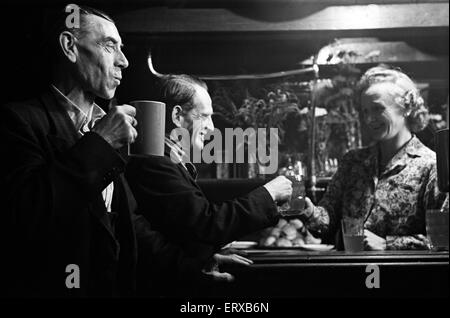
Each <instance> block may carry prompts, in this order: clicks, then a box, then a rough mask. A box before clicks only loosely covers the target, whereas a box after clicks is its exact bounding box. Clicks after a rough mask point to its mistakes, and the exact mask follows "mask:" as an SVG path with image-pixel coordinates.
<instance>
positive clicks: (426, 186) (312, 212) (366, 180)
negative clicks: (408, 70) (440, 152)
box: [305, 66, 445, 250]
mask: <svg viewBox="0 0 450 318" xmlns="http://www.w3.org/2000/svg"><path fill="white" fill-rule="evenodd" d="M359 86H360V91H359V92H360V94H361V95H360V96H361V111H362V116H363V119H364V123H365V124H366V126H367V129H368V131H369V133H370V135H371V137H372V139H373V140H374V142H375V143H374V145H373V146H371V147H367V148H363V149H358V150H352V151H349V152H348V153H347V154H346V155H345V156H344V158H343V159H342V160H341V162H340V164H339V168H338V171H337V172H336V174H335V175H334V176H333V179H332V181H331V183H330V184H329V187H328V189H327V192H326V193H325V195H324V197H323V199H322V200H321V201H320V202H319V204H318V205H317V206H314V205H313V204H312V203H311V201H310V200H309V199H308V198H306V202H307V209H306V210H305V216H306V219H307V220H306V224H307V227H308V228H309V229H310V230H313V231H317V232H321V233H322V234H325V233H326V232H330V231H332V233H335V232H336V231H337V230H338V229H339V224H340V220H341V219H342V217H344V216H345V217H353V218H363V219H364V228H365V233H364V234H365V239H364V243H365V249H366V250H385V249H426V248H427V247H428V244H427V243H428V242H427V240H426V237H425V211H426V209H427V208H435V207H438V206H439V205H440V204H441V203H442V202H443V200H444V198H445V197H444V195H443V194H441V193H439V191H438V189H437V184H436V155H435V153H434V152H433V151H432V150H430V149H429V148H427V147H426V146H425V145H423V144H422V143H421V142H420V141H419V139H418V138H417V137H416V136H415V135H414V133H416V132H418V131H420V130H422V129H423V128H425V127H426V125H427V123H428V110H427V108H426V106H425V105H424V100H423V99H422V97H421V96H420V93H419V91H418V89H417V87H416V85H415V84H414V82H413V81H412V80H411V79H410V78H409V77H408V76H407V75H406V74H404V73H402V72H401V71H399V70H395V69H390V68H388V67H386V66H378V67H374V68H371V69H369V70H368V71H367V72H366V73H365V74H364V75H363V76H362V78H361V80H360V85H359Z"/></svg>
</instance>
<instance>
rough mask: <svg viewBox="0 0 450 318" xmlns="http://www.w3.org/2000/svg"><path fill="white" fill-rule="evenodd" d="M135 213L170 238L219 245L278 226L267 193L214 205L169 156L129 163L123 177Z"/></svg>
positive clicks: (256, 193) (263, 189)
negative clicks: (133, 202)
mask: <svg viewBox="0 0 450 318" xmlns="http://www.w3.org/2000/svg"><path fill="white" fill-rule="evenodd" d="M125 175H126V178H127V180H128V182H129V184H130V187H131V189H132V190H133V193H134V195H135V197H136V200H137V202H138V206H139V211H140V213H142V214H143V215H144V216H146V217H147V218H148V219H149V220H151V222H152V224H155V226H156V227H157V228H158V230H161V231H163V232H165V233H167V234H168V235H169V236H176V237H179V238H180V239H181V240H183V239H185V238H187V239H194V240H196V241H199V242H204V243H206V244H213V245H215V246H220V245H223V244H226V243H228V242H231V241H233V240H235V239H238V238H240V237H242V236H243V235H246V234H250V233H252V232H255V231H258V230H261V229H263V228H265V227H268V226H271V225H273V224H275V223H276V221H277V219H278V212H277V208H276V205H275V203H274V201H273V199H272V197H271V196H270V194H269V192H268V191H267V190H266V189H265V188H264V187H259V188H257V189H256V190H254V191H252V192H251V193H249V194H248V195H246V196H242V197H239V198H236V199H234V200H229V201H225V202H223V203H220V204H213V203H211V202H209V201H208V199H207V198H206V197H205V195H204V194H203V192H202V191H201V190H200V188H199V187H198V186H197V185H196V184H195V183H194V182H193V181H191V180H189V179H188V178H186V177H185V176H183V174H182V173H181V172H180V167H179V166H177V165H176V164H174V163H172V162H171V161H170V159H169V158H167V157H150V158H132V159H131V160H130V161H129V163H128V165H127V169H126V172H125Z"/></svg>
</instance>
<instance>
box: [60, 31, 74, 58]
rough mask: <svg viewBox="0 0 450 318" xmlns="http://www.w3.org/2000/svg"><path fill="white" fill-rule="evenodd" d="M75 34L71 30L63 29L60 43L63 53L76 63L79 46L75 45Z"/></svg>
mask: <svg viewBox="0 0 450 318" xmlns="http://www.w3.org/2000/svg"><path fill="white" fill-rule="evenodd" d="M75 40H76V39H75V36H74V35H73V34H72V33H70V32H69V31H63V32H61V33H60V35H59V45H60V47H61V50H62V52H63V54H64V55H65V56H66V57H67V58H68V59H69V61H71V62H72V63H75V62H76V61H77V55H78V51H77V47H76V46H75Z"/></svg>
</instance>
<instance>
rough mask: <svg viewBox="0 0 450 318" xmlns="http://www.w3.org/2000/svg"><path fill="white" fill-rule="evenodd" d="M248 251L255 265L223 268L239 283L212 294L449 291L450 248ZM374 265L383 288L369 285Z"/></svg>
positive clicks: (438, 293)
mask: <svg viewBox="0 0 450 318" xmlns="http://www.w3.org/2000/svg"><path fill="white" fill-rule="evenodd" d="M244 251H245V252H246V253H247V256H248V258H250V259H252V260H253V262H254V264H253V265H251V266H249V267H236V266H233V267H228V268H226V269H225V268H224V270H226V271H229V272H230V273H233V275H234V276H235V278H236V280H235V282H233V283H231V284H223V285H220V286H219V288H214V289H213V290H210V291H209V295H212V296H220V297H225V296H233V297H239V296H242V297H270V298H276V297H333V298H334V297H448V295H449V284H448V283H449V280H448V278H449V277H448V269H449V253H448V251H442V252H434V251H381V252H372V251H371V252H369V251H364V252H359V253H347V252H343V251H334V250H332V251H326V252H316V251H314V252H311V251H304V250H299V249H248V250H244ZM371 265H372V266H371ZM373 265H377V266H378V269H379V282H380V286H379V288H368V287H367V286H366V280H367V279H368V276H369V275H371V274H372V273H373V268H374V266H373ZM368 266H369V267H368ZM366 270H367V272H366Z"/></svg>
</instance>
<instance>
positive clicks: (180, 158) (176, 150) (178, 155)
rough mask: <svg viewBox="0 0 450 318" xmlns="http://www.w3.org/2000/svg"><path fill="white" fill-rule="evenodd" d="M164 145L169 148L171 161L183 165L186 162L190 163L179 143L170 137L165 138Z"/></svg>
mask: <svg viewBox="0 0 450 318" xmlns="http://www.w3.org/2000/svg"><path fill="white" fill-rule="evenodd" d="M164 143H165V144H166V146H167V147H168V148H169V151H170V159H172V161H173V162H175V163H182V164H183V165H184V164H185V163H186V162H190V161H189V158H188V156H187V154H186V152H185V151H184V150H183V149H182V148H181V147H180V145H179V144H178V143H176V142H175V141H174V140H172V139H171V138H170V136H168V135H166V136H165V138H164Z"/></svg>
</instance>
